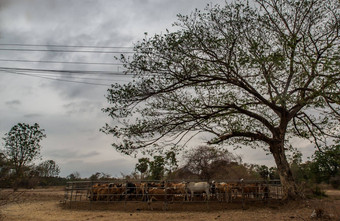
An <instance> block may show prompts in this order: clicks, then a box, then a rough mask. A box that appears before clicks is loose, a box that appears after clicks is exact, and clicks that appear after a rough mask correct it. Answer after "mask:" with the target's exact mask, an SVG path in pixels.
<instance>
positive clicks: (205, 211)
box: [0, 187, 340, 221]
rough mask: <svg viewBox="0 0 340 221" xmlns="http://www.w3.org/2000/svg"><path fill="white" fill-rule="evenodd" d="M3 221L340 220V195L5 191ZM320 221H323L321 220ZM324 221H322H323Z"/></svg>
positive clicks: (331, 192)
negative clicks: (124, 195)
mask: <svg viewBox="0 0 340 221" xmlns="http://www.w3.org/2000/svg"><path fill="white" fill-rule="evenodd" d="M0 194H1V195H0V220H6V221H7V220H8V221H19V220H20V221H21V220H25V221H29V220H32V221H33V220H34V221H40V220H41V221H42V220H44V221H52V220H65V221H67V220H99V221H106V220H107V221H109V220H119V221H125V220H155V221H160V220H242V221H243V220H261V221H267V220H268V221H274V220H312V219H311V218H310V216H311V214H312V212H313V210H315V209H317V210H321V211H323V213H324V214H326V215H324V216H323V219H324V220H340V191H339V190H328V191H326V194H327V195H328V197H326V198H322V199H309V200H304V201H299V202H289V203H282V202H281V201H269V202H268V203H263V202H247V203H246V204H245V205H244V206H242V203H241V202H235V203H196V204H189V203H175V204H169V205H168V210H166V211H164V210H163V209H164V204H163V203H161V202H157V203H153V208H154V210H153V211H151V210H150V208H149V207H148V205H147V204H146V203H143V202H140V203H136V202H134V203H133V202H129V203H126V204H125V203H122V202H121V203H112V202H111V203H92V204H90V203H88V202H83V203H80V202H79V203H75V202H72V203H71V205H70V204H69V203H66V204H65V203H63V199H64V190H63V188H60V187H58V188H48V189H34V190H19V191H18V192H15V193H13V192H12V190H1V192H0ZM319 220H320V219H319ZM321 220H322V219H321Z"/></svg>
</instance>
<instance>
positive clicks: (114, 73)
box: [0, 67, 134, 76]
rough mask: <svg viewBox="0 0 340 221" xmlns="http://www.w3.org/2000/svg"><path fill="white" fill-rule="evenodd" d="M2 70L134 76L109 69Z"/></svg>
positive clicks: (4, 68)
mask: <svg viewBox="0 0 340 221" xmlns="http://www.w3.org/2000/svg"><path fill="white" fill-rule="evenodd" d="M0 69H3V70H13V71H39V72H55V73H70V74H77V73H78V74H107V75H121V76H134V74H125V73H123V72H111V71H81V70H56V69H36V68H10V67H0Z"/></svg>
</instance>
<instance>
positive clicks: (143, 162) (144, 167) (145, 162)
mask: <svg viewBox="0 0 340 221" xmlns="http://www.w3.org/2000/svg"><path fill="white" fill-rule="evenodd" d="M149 164H150V161H149V158H146V157H143V158H140V159H138V163H137V164H136V170H137V171H139V172H140V174H141V179H144V174H145V173H146V172H147V171H148V168H149Z"/></svg>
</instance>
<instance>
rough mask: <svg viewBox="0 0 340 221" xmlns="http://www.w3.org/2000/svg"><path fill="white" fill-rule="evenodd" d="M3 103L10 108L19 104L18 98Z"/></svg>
mask: <svg viewBox="0 0 340 221" xmlns="http://www.w3.org/2000/svg"><path fill="white" fill-rule="evenodd" d="M5 104H6V105H7V106H9V107H10V108H16V107H18V106H20V105H21V101H20V100H11V101H6V102H5Z"/></svg>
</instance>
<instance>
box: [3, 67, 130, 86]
mask: <svg viewBox="0 0 340 221" xmlns="http://www.w3.org/2000/svg"><path fill="white" fill-rule="evenodd" d="M0 71H3V72H6V73H10V74H15V75H22V76H28V77H35V78H41V79H47V80H55V81H62V82H68V83H78V84H87V85H95V86H105V87H110V86H111V84H102V83H93V82H86V81H73V80H65V79H60V78H52V77H46V76H44V75H35V74H28V73H21V72H17V71H10V70H2V69H0ZM69 77H71V76H69ZM114 81H122V80H114ZM123 82H129V81H123Z"/></svg>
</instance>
